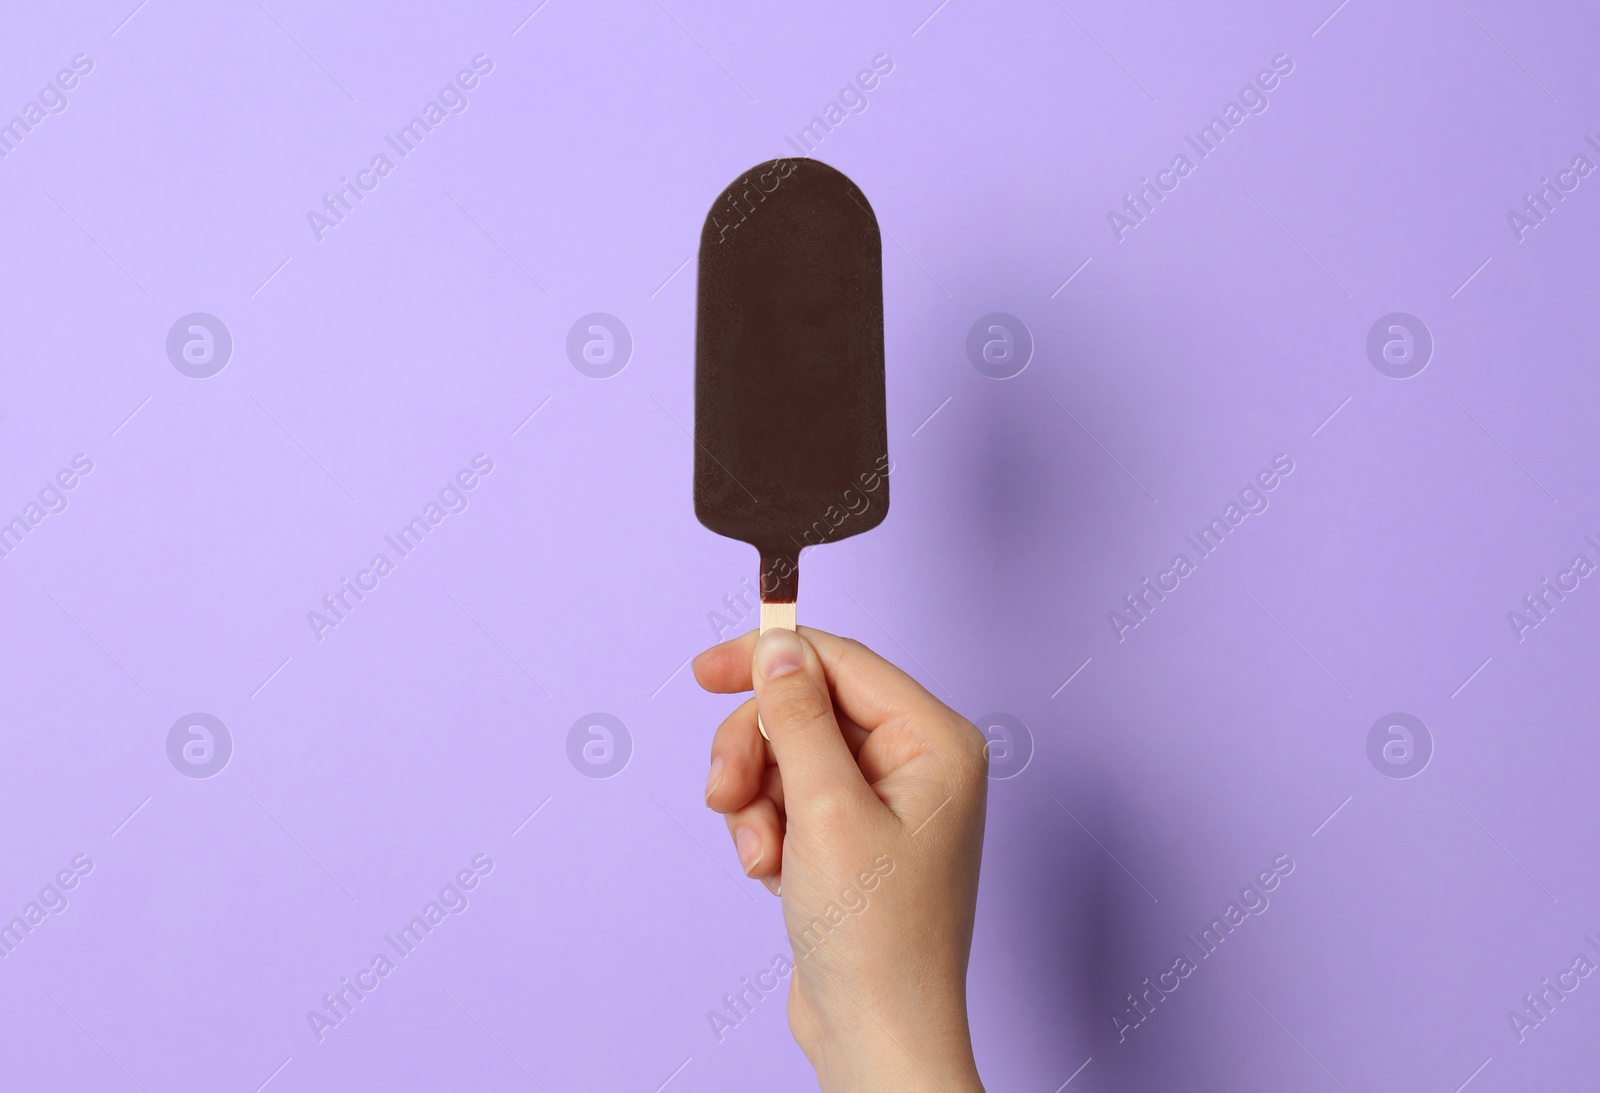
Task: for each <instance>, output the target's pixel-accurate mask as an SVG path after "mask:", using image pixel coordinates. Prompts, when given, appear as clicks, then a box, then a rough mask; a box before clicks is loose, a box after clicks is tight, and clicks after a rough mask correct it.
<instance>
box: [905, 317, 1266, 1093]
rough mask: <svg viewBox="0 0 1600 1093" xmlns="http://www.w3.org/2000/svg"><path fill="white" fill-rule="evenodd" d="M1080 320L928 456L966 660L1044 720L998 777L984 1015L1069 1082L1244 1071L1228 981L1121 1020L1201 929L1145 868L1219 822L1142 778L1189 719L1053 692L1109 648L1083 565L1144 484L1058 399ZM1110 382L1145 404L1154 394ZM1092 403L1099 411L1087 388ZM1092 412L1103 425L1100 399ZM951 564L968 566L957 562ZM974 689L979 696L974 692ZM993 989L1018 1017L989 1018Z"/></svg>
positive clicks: (941, 560) (980, 1003)
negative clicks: (1227, 1020) (1235, 1049)
mask: <svg viewBox="0 0 1600 1093" xmlns="http://www.w3.org/2000/svg"><path fill="white" fill-rule="evenodd" d="M1071 321H1076V320H1072V319H1061V320H1058V321H1056V322H1055V324H1054V328H1053V329H1051V328H1044V329H1035V330H1034V335H1035V337H1036V339H1037V349H1036V351H1035V356H1034V359H1033V360H1032V362H1031V364H1030V366H1029V368H1028V369H1027V370H1026V371H1025V372H1023V373H1022V374H1020V375H1018V376H1016V377H1014V378H1012V379H1008V380H1004V381H998V380H993V379H989V378H987V377H984V376H981V375H978V374H977V373H976V371H975V370H974V373H973V374H972V375H971V376H963V377H962V379H963V381H964V382H963V385H962V386H963V387H964V390H963V392H962V395H963V396H964V397H968V398H970V399H972V400H973V403H974V406H973V407H971V408H968V410H967V413H966V418H965V421H966V427H965V428H964V429H963V430H962V431H961V432H960V433H956V434H954V435H953V436H952V442H951V443H949V444H946V445H944V446H943V447H942V448H941V450H940V452H939V453H937V454H936V455H934V457H933V461H934V462H935V463H936V464H937V466H936V467H930V468H928V470H927V474H928V476H929V477H930V478H934V480H935V481H936V482H939V483H942V485H940V486H930V487H929V488H930V489H942V490H943V491H946V493H947V496H946V497H945V498H943V501H944V503H945V508H944V510H943V511H945V512H946V513H947V514H948V515H947V517H946V520H947V522H948V523H947V529H948V532H949V534H948V537H945V538H944V539H943V541H942V542H941V543H938V544H930V547H931V549H930V550H928V551H925V552H924V551H919V552H918V553H917V555H916V560H915V564H916V565H917V566H919V567H925V568H927V569H928V570H930V571H931V572H930V573H928V574H927V576H929V577H931V578H933V579H934V580H935V583H933V584H931V585H929V587H943V588H955V589H959V590H960V591H959V592H956V593H954V595H955V596H956V597H957V598H956V599H955V600H954V601H953V602H952V604H951V625H952V626H954V627H955V628H957V629H958V630H959V631H960V637H959V638H958V639H953V640H952V644H953V645H954V646H959V648H960V652H961V655H962V657H963V660H964V661H966V664H965V671H966V676H967V679H969V680H971V681H973V683H974V686H976V687H979V688H982V693H983V697H982V698H978V699H976V700H977V701H978V703H979V704H981V705H982V706H983V707H984V709H983V710H978V709H964V712H965V713H967V714H968V715H969V716H977V715H980V714H982V713H985V712H987V711H989V710H994V709H1003V710H1007V711H1009V712H1012V713H1014V714H1016V715H1018V716H1020V717H1021V718H1022V720H1023V721H1025V722H1026V723H1027V724H1028V725H1029V726H1030V728H1031V730H1032V734H1033V739H1034V747H1035V751H1034V757H1033V761H1032V763H1031V765H1030V766H1029V767H1028V768H1027V769H1026V770H1025V771H1024V772H1023V773H1022V774H1021V775H1019V776H1017V777H1015V778H1013V779H1010V780H1007V781H997V782H994V783H992V784H991V787H990V790H991V791H990V796H989V809H990V820H989V831H988V835H987V838H986V845H985V854H986V857H985V863H984V886H983V887H984V892H983V903H982V909H981V911H980V919H979V926H978V929H979V932H980V936H981V937H982V939H983V943H982V944H981V945H979V946H975V952H976V953H977V955H978V956H979V958H980V959H981V960H983V961H984V962H985V964H986V965H987V966H982V965H980V966H975V968H974V974H973V984H974V987H975V990H974V991H973V999H972V1000H973V1005H974V1025H975V1028H981V1029H984V1030H985V1031H984V1040H985V1041H986V1042H987V1044H988V1045H989V1046H990V1047H996V1046H999V1045H1000V1044H1002V1043H1003V1044H1004V1045H1005V1047H1006V1049H1007V1050H1008V1051H1012V1052H1017V1053H1024V1054H1027V1055H1032V1056H1035V1057H1037V1058H1038V1059H1039V1065H1040V1067H1041V1068H1043V1069H1044V1070H1046V1071H1048V1073H1045V1074H1043V1075H1042V1077H1043V1079H1044V1080H1045V1081H1047V1082H1048V1083H1049V1084H1047V1085H1043V1086H1041V1088H1047V1089H1055V1088H1056V1087H1057V1086H1059V1085H1060V1084H1061V1083H1062V1082H1064V1081H1065V1080H1066V1079H1067V1078H1068V1076H1069V1075H1071V1074H1072V1073H1073V1071H1074V1069H1075V1068H1077V1067H1078V1066H1079V1065H1080V1064H1082V1063H1083V1062H1084V1060H1085V1059H1089V1058H1093V1059H1094V1062H1093V1064H1092V1065H1091V1066H1090V1067H1088V1068H1086V1069H1085V1070H1084V1072H1083V1073H1082V1074H1081V1075H1080V1076H1079V1077H1078V1078H1076V1079H1075V1080H1074V1082H1073V1085H1072V1091H1073V1093H1076V1091H1077V1090H1079V1089H1083V1090H1095V1089H1118V1090H1139V1089H1149V1090H1153V1091H1154V1090H1160V1091H1161V1093H1168V1091H1170V1090H1173V1089H1190V1088H1227V1087H1228V1086H1229V1084H1230V1079H1229V1078H1228V1076H1227V1075H1228V1072H1229V1071H1230V1070H1231V1069H1233V1068H1234V1067H1235V1066H1236V1064H1237V1060H1236V1059H1233V1058H1232V1057H1231V1056H1229V1055H1228V1048H1227V1047H1226V1046H1225V1044H1224V1043H1222V1038H1219V1037H1218V1036H1217V1035H1216V1031H1217V1030H1216V1015H1215V1010H1214V1008H1213V1005H1212V1004H1210V1003H1208V1002H1207V1001H1206V999H1205V998H1204V997H1203V992H1204V993H1205V994H1212V997H1213V998H1214V997H1215V995H1214V993H1212V992H1213V991H1214V986H1212V985H1208V986H1206V987H1205V988H1203V992H1202V991H1197V990H1194V988H1193V987H1192V986H1191V987H1190V995H1189V996H1188V997H1187V998H1180V997H1179V996H1177V995H1176V994H1175V995H1174V996H1173V998H1174V1002H1175V1003H1176V1004H1171V1003H1169V1004H1168V1005H1166V1006H1165V1007H1162V1008H1161V1009H1157V1010H1156V1011H1155V1013H1154V1016H1153V1017H1152V1018H1151V1019H1150V1021H1149V1023H1148V1024H1147V1025H1143V1026H1141V1027H1138V1028H1137V1029H1135V1030H1133V1031H1125V1030H1119V1028H1118V1026H1117V1024H1116V1023H1115V1022H1114V1021H1113V1014H1116V1015H1118V1016H1119V1017H1123V1018H1124V1019H1125V1020H1126V1019H1127V1015H1128V1014H1129V1013H1130V1012H1131V1013H1132V1014H1133V1015H1134V1016H1135V1017H1136V1016H1137V1010H1130V1005H1129V995H1130V993H1140V992H1142V991H1143V989H1144V981H1145V980H1146V979H1147V978H1148V979H1150V980H1151V981H1152V982H1154V980H1155V979H1156V977H1157V976H1158V975H1159V974H1160V973H1162V972H1168V971H1170V970H1171V969H1172V968H1173V966H1174V959H1175V957H1177V955H1178V954H1179V953H1180V951H1182V950H1181V949H1180V946H1181V945H1182V944H1183V936H1184V930H1185V929H1186V928H1188V927H1187V925H1186V924H1185V922H1184V915H1183V909H1182V908H1181V907H1179V906H1177V905H1176V904H1175V903H1173V902H1167V903H1158V902H1157V900H1158V899H1159V898H1161V897H1162V893H1161V892H1160V891H1159V890H1157V891H1155V892H1154V893H1153V894H1152V893H1151V892H1150V891H1147V890H1146V889H1145V888H1144V887H1143V886H1142V884H1149V885H1151V886H1152V887H1153V888H1155V889H1160V888H1161V885H1162V881H1163V879H1164V878H1165V879H1167V880H1169V881H1170V883H1172V884H1173V885H1176V884H1178V883H1180V878H1182V877H1184V876H1185V874H1186V872H1187V866H1186V862H1185V860H1184V857H1185V855H1184V847H1185V846H1186V845H1195V844H1196V843H1197V841H1198V842H1199V843H1202V844H1203V843H1204V840H1205V839H1206V838H1207V834H1206V832H1204V831H1200V830H1196V829H1194V828H1193V827H1192V826H1190V827H1181V826H1179V825H1173V823H1172V817H1173V816H1174V815H1175V814H1178V813H1186V814H1188V815H1190V816H1194V815H1196V814H1200V813H1202V812H1203V810H1199V809H1194V808H1185V807H1182V806H1181V805H1179V802H1176V801H1174V802H1171V804H1173V805H1175V806H1179V807H1177V808H1164V809H1162V810H1161V811H1160V812H1159V813H1153V812H1152V811H1151V809H1150V801H1149V799H1148V797H1147V795H1145V794H1140V793H1137V792H1132V793H1130V792H1129V786H1130V779H1134V778H1138V777H1139V776H1140V775H1139V771H1138V769H1137V764H1138V755H1139V753H1138V751H1137V749H1135V748H1133V746H1132V745H1131V743H1130V742H1131V741H1139V740H1144V741H1160V740H1162V739H1163V738H1164V737H1165V735H1166V734H1167V733H1168V732H1170V731H1171V729H1170V726H1163V725H1158V724H1148V723H1141V722H1140V718H1141V716H1142V715H1141V714H1140V713H1139V712H1138V711H1139V708H1140V706H1139V704H1134V705H1133V706H1131V707H1129V706H1126V705H1123V704H1119V702H1118V701H1117V696H1116V695H1115V694H1113V693H1108V692H1105V691H1097V690H1096V689H1095V687H1094V686H1093V685H1092V683H1091V685H1090V686H1087V687H1085V686H1081V685H1080V686H1078V687H1077V688H1076V689H1075V690H1073V691H1071V692H1069V693H1066V694H1062V695H1059V696H1058V697H1055V698H1052V697H1051V692H1052V691H1053V690H1054V689H1055V688H1056V686H1058V685H1059V684H1060V682H1061V681H1062V680H1064V679H1066V678H1067V676H1068V675H1069V674H1071V672H1072V671H1073V669H1074V668H1076V667H1078V664H1079V663H1080V662H1081V660H1082V658H1083V657H1085V656H1088V655H1089V654H1091V653H1093V654H1095V655H1096V656H1097V657H1100V656H1103V655H1105V654H1104V652H1103V650H1104V649H1105V648H1106V647H1105V646H1104V645H1103V644H1100V645H1096V644H1094V643H1093V638H1092V637H1091V635H1094V634H1096V633H1098V631H1097V630H1096V625H1097V623H1098V618H1097V617H1086V616H1085V611H1086V610H1088V608H1087V607H1086V604H1088V603H1089V602H1090V601H1091V600H1092V595H1091V594H1089V593H1088V592H1086V590H1085V588H1084V585H1083V581H1084V579H1085V575H1092V574H1094V573H1096V572H1103V571H1105V569H1106V565H1107V555H1108V552H1111V551H1114V550H1116V549H1118V548H1117V547H1116V546H1115V543H1116V542H1117V541H1118V540H1119V539H1122V538H1125V537H1126V535H1127V534H1128V526H1129V524H1130V522H1131V521H1135V520H1138V519H1140V516H1141V513H1140V512H1139V511H1138V509H1137V508H1130V507H1129V505H1130V504H1131V503H1132V502H1131V501H1130V499H1129V497H1128V496H1126V495H1125V490H1127V489H1132V488H1133V487H1132V484H1131V483H1129V482H1127V481H1125V480H1123V479H1122V478H1120V477H1119V476H1120V475H1121V474H1122V473H1123V472H1121V471H1119V470H1118V468H1117V467H1116V466H1115V465H1114V464H1112V463H1111V462H1110V461H1109V459H1108V458H1107V457H1106V456H1105V455H1104V453H1103V452H1102V451H1101V450H1100V449H1099V448H1098V446H1097V443H1096V441H1095V440H1094V439H1093V438H1091V437H1090V436H1088V435H1086V434H1085V432H1084V431H1083V429H1082V428H1080V426H1079V425H1078V424H1076V423H1074V421H1073V419H1072V418H1071V417H1069V416H1068V414H1067V412H1066V411H1065V410H1064V409H1062V407H1061V406H1059V405H1057V403H1056V402H1055V401H1054V399H1053V398H1052V396H1053V395H1056V396H1061V397H1063V398H1068V399H1069V401H1070V398H1069V396H1068V394H1067V393H1068V392H1069V391H1071V389H1072V385H1071V384H1070V383H1069V382H1067V380H1066V375H1067V369H1068V367H1069V362H1072V363H1070V367H1072V368H1075V369H1081V368H1091V367H1093V362H1086V361H1075V360H1074V358H1073V355H1072V354H1073V349H1072V345H1073V341H1074V339H1073V336H1072V333H1071V331H1070V330H1068V329H1067V326H1068V323H1069V322H1071ZM1083 321H1088V322H1101V321H1109V320H1099V319H1094V318H1093V317H1086V318H1083ZM1040 325H1043V324H1040ZM1108 379H1109V382H1111V383H1113V384H1115V383H1117V382H1123V383H1128V384H1134V383H1137V382H1139V379H1138V374H1137V373H1135V372H1133V371H1131V370H1126V371H1120V372H1117V373H1114V377H1107V376H1106V375H1104V374H1102V375H1101V376H1100V377H1099V382H1100V383H1102V384H1104V383H1105V382H1107V381H1108ZM1106 394H1107V393H1106V392H1104V391H1103V390H1102V397H1104V396H1105V395H1106ZM1109 397H1110V402H1111V404H1113V405H1117V406H1130V405H1133V404H1136V403H1137V402H1138V401H1139V397H1140V395H1139V393H1138V392H1136V391H1123V392H1111V393H1109ZM1074 412H1075V413H1077V415H1078V417H1079V419H1080V420H1082V419H1083V418H1084V417H1085V412H1084V410H1083V409H1082V408H1081V407H1078V408H1075V410H1074ZM974 418H976V420H974ZM1085 424H1086V425H1087V426H1088V428H1089V429H1090V430H1094V429H1095V424H1096V423H1095V422H1094V421H1093V419H1092V418H1091V419H1090V420H1088V421H1085ZM1120 443H1121V444H1123V445H1126V446H1127V447H1128V448H1129V449H1130V450H1139V449H1144V450H1150V449H1151V448H1152V447H1154V446H1156V443H1157V438H1156V437H1138V436H1132V437H1130V436H1127V435H1124V436H1123V437H1122V439H1121V440H1120ZM1132 496H1133V497H1134V498H1136V499H1137V502H1138V504H1139V505H1143V504H1145V502H1146V498H1145V497H1143V496H1141V495H1138V494H1133V495H1132ZM935 503H937V502H935ZM939 571H943V572H944V574H947V575H951V576H958V579H953V580H940V579H939V576H940V573H939ZM957 697H958V704H959V705H963V706H964V705H965V704H966V703H967V702H970V701H972V700H973V698H971V697H969V696H968V695H958V696H957ZM962 700H965V701H962ZM1130 763H1131V764H1133V765H1132V766H1130ZM1113 772H1115V773H1113ZM1191 788H1192V787H1191ZM1194 792H1199V791H1198V790H1195V791H1194ZM1068 809H1070V810H1071V813H1070V814H1069V813H1068V811H1067V810H1068ZM1113 854H1115V855H1117V857H1118V858H1120V859H1122V863H1123V864H1127V865H1129V866H1130V867H1132V868H1133V869H1134V873H1135V874H1136V875H1137V879H1135V877H1134V876H1131V875H1130V874H1129V872H1127V871H1126V870H1125V869H1124V868H1123V864H1119V862H1118V861H1117V860H1116V859H1114V858H1113V856H1112V855H1113ZM1141 882H1142V883H1141ZM1173 895H1176V893H1173ZM1193 955H1194V954H1192V953H1191V954H1190V956H1193ZM1200 978H1201V979H1205V978H1207V977H1205V976H1202V977H1200ZM1173 981H1174V982H1176V980H1173ZM1192 982H1193V983H1194V984H1195V985H1196V986H1198V985H1199V981H1198V980H1195V981H1192ZM1185 985H1186V986H1188V985H1189V983H1188V982H1186V983H1185ZM1185 1002H1186V1003H1187V1004H1183V1003H1185ZM985 1007H993V1008H994V1009H995V1010H997V1011H1000V1012H1004V1013H1006V1014H1007V1015H1008V1016H1007V1017H1005V1018H1003V1019H1002V1020H1000V1021H996V1020H995V1019H994V1016H993V1015H990V1016H989V1017H987V1018H986V1017H985V1015H984V1014H983V1013H982V1012H981V1011H982V1010H983V1009H984V1008H985ZM982 1061H983V1060H982V1058H981V1057H980V1064H981V1063H982ZM1058 1071H1059V1073H1058Z"/></svg>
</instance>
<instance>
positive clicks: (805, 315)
mask: <svg viewBox="0 0 1600 1093" xmlns="http://www.w3.org/2000/svg"><path fill="white" fill-rule="evenodd" d="M699 278H700V283H699V290H698V309H697V312H696V317H695V373H694V440H695V458H694V511H695V515H696V516H697V517H699V519H700V522H701V523H702V524H704V525H705V526H706V527H708V528H710V529H711V530H712V531H715V532H717V533H718V534H720V535H726V536H729V537H730V538H734V539H740V540H742V541H744V542H746V543H749V544H751V545H752V546H754V547H755V548H756V549H757V550H758V551H760V552H761V629H762V630H763V631H765V630H768V629H771V628H772V627H773V626H786V627H788V628H789V629H793V628H794V625H795V599H796V597H797V594H798V592H799V585H800V567H799V563H800V552H801V551H802V550H803V549H804V548H805V547H807V546H813V545H819V544H821V543H828V542H834V541H836V540H839V539H843V538H846V537H848V536H851V535H859V534H860V533H861V532H863V531H868V530H870V529H871V528H874V527H877V526H878V525H879V524H880V523H882V522H883V518H884V516H885V515H887V513H888V511H889V435H888V433H889V430H888V425H887V421H886V418H885V412H884V382H883V251H882V242H881V240H880V238H879V234H878V220H877V217H875V216H874V215H873V213H872V207H871V206H870V205H868V204H867V199H866V198H865V197H863V196H862V194H861V191H860V190H859V189H858V188H857V187H856V185H855V183H853V182H851V181H850V180H849V179H848V178H846V177H845V176H844V175H843V174H841V173H840V172H838V171H836V170H834V169H833V168H832V167H829V166H828V165H827V164H824V163H819V162H817V161H816V160H814V159H775V160H770V161H768V162H766V163H762V164H758V165H757V166H755V167H752V168H751V169H750V170H749V171H747V172H745V173H744V174H743V175H740V176H739V178H738V179H736V180H735V181H734V183H733V184H732V185H731V186H729V187H728V188H727V189H726V190H724V191H723V192H722V193H721V195H719V196H718V198H717V200H716V201H715V202H714V203H713V204H712V206H711V212H710V213H709V214H708V215H707V216H706V222H705V227H704V228H703V229H702V231H701V233H700V272H699Z"/></svg>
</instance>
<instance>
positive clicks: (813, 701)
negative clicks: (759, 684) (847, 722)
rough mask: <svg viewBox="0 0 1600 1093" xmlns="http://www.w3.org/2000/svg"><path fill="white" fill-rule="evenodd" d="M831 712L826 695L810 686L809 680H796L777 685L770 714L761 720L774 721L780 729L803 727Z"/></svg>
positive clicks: (830, 705)
mask: <svg viewBox="0 0 1600 1093" xmlns="http://www.w3.org/2000/svg"><path fill="white" fill-rule="evenodd" d="M797 674H798V673H797ZM832 712H833V706H832V704H830V703H829V701H828V697H827V695H825V694H822V693H821V692H819V691H818V690H817V689H816V688H815V687H813V686H811V684H810V681H808V680H797V681H796V682H795V683H794V684H788V685H780V686H779V690H778V693H777V694H776V695H774V696H773V702H772V716H771V717H770V718H763V720H764V721H765V720H770V721H772V722H774V723H775V724H776V726H777V727H778V728H780V729H791V730H792V729H803V728H805V727H806V726H807V725H811V724H814V723H815V722H817V721H821V720H823V719H824V718H826V717H827V716H829V715H830V714H831V713H832Z"/></svg>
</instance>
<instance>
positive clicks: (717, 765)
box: [706, 755, 722, 801]
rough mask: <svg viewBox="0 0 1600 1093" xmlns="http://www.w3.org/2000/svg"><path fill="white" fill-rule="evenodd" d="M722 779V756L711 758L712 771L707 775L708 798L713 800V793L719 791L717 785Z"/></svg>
mask: <svg viewBox="0 0 1600 1093" xmlns="http://www.w3.org/2000/svg"><path fill="white" fill-rule="evenodd" d="M721 781H722V756H720V755H719V756H717V757H716V758H715V759H713V760H711V773H710V774H708V775H706V800H708V801H709V800H711V795H712V794H713V793H715V792H716V791H717V786H718V784H720V783H721Z"/></svg>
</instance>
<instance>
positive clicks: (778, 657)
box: [756, 627, 806, 679]
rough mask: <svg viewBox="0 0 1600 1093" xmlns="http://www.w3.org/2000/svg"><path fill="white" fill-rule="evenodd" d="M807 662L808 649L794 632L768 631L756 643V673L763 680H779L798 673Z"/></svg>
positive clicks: (783, 630)
mask: <svg viewBox="0 0 1600 1093" xmlns="http://www.w3.org/2000/svg"><path fill="white" fill-rule="evenodd" d="M805 662H806V648H805V646H804V645H802V644H800V638H799V636H798V635H796V634H795V632H794V631H793V630H785V629H783V628H782V627H778V628H776V629H772V630H768V631H767V632H766V633H765V634H762V635H761V637H760V639H759V640H757V642H756V671H757V672H759V673H760V674H761V678H762V679H777V678H778V677H779V676H786V675H788V674H789V673H790V672H798V671H799V670H800V668H801V666H803V665H804V664H805Z"/></svg>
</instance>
